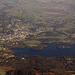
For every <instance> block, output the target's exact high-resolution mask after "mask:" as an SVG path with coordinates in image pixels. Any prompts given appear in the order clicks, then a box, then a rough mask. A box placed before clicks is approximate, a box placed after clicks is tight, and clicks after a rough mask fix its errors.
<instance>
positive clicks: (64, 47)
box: [57, 45, 70, 49]
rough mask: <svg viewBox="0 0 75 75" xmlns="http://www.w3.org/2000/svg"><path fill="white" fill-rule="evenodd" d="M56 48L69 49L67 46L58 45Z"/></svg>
mask: <svg viewBox="0 0 75 75" xmlns="http://www.w3.org/2000/svg"><path fill="white" fill-rule="evenodd" d="M57 48H62V49H67V48H70V46H69V45H58V46H57Z"/></svg>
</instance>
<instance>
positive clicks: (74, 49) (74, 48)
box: [11, 43, 75, 57]
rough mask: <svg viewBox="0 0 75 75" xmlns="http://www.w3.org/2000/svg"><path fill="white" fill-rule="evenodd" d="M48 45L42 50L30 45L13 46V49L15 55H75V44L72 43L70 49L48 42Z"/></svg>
mask: <svg viewBox="0 0 75 75" xmlns="http://www.w3.org/2000/svg"><path fill="white" fill-rule="evenodd" d="M46 45H47V46H48V47H44V48H43V49H42V50H31V49H29V48H28V47H24V48H12V49H11V50H13V51H16V52H15V53H14V54H13V55H15V56H31V55H40V56H44V57H57V56H75V44H73V45H71V47H70V48H68V49H58V48H57V44H53V43H50V44H48V43H46Z"/></svg>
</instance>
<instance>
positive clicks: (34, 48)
mask: <svg viewBox="0 0 75 75" xmlns="http://www.w3.org/2000/svg"><path fill="white" fill-rule="evenodd" d="M44 47H47V45H38V46H35V47H29V49H30V50H42V49H43V48H44Z"/></svg>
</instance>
